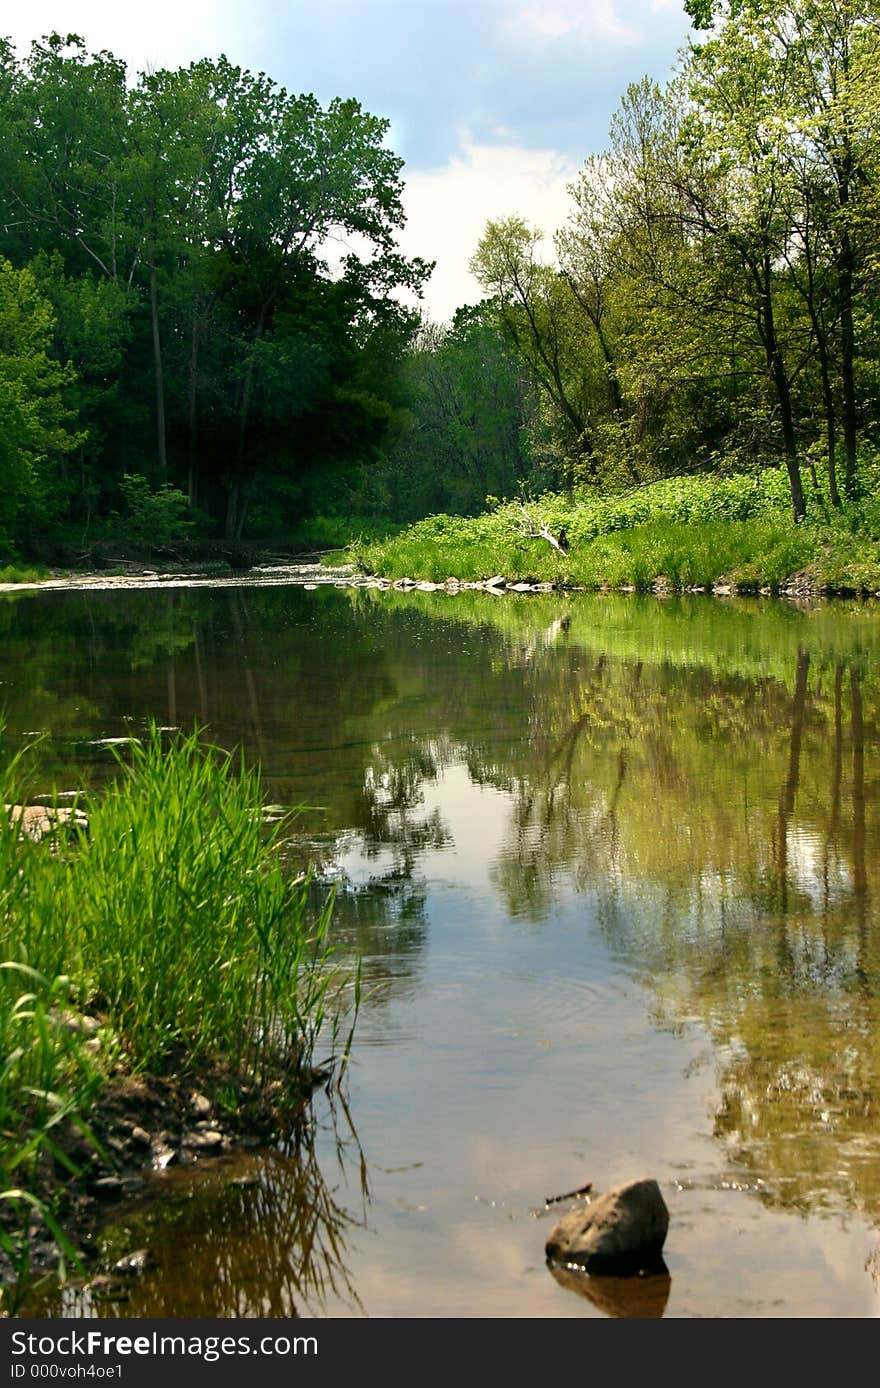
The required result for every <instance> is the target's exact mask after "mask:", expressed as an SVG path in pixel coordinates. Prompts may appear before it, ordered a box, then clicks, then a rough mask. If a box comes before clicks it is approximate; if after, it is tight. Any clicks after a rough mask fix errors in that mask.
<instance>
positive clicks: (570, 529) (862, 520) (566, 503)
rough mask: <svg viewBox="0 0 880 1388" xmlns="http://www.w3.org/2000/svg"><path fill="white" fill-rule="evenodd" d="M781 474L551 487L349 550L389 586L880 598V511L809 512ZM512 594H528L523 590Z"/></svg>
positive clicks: (872, 507) (819, 506)
mask: <svg viewBox="0 0 880 1388" xmlns="http://www.w3.org/2000/svg"><path fill="white" fill-rule="evenodd" d="M786 505H787V503H786V495H785V484H784V478H783V477H782V476H781V474H780V473H779V472H778V471H775V472H774V471H769V472H765V473H762V474H759V475H758V476H757V477H752V476H748V477H747V476H736V477H728V478H724V479H718V478H709V477H692V478H672V479H668V480H666V481H663V482H656V483H653V484H651V485H649V486H645V487H639V488H636V489H634V490H633V491H631V492H629V493H626V494H622V495H619V496H605V497H595V496H592V495H585V496H581V497H578V498H575V499H571V498H568V497H563V496H558V495H548V496H544V497H541V498H540V499H539V500H537V501H516V502H507V503H504V504H498V505H496V506H495V507H494V508H493V509H492V510H490V511H487V512H485V513H484V514H483V515H480V516H473V517H462V516H444V515H440V516H430V517H428V518H427V519H425V520H422V521H419V522H417V523H416V524H414V525H412V526H410V527H408V528H407V529H406V530H404V531H402V532H401V533H400V534H399V535H397V536H394V537H392V538H390V539H388V540H385V541H379V542H373V543H370V544H354V545H351V546H350V547H349V549H348V550H347V552H346V557H347V558H349V559H350V560H352V561H353V562H354V563H356V564H357V566H358V568H359V569H360V570H361V571H362V572H363V573H366V574H371V575H374V576H377V577H381V578H384V579H387V580H389V581H391V582H402V581H406V582H422V583H436V584H441V585H445V584H446V583H447V581H448V580H449V579H450V576H454V577H455V579H456V580H457V581H458V582H459V583H460V584H472V583H477V584H481V585H483V586H489V587H492V588H493V589H495V590H501V589H502V588H503V587H507V588H511V587H513V588H514V589H515V590H516V589H517V588H518V586H519V585H529V586H532V587H538V588H540V587H542V586H544V585H549V586H550V587H553V588H565V589H584V590H592V591H601V590H616V591H624V592H625V591H636V592H649V591H652V590H653V591H655V592H666V591H675V592H687V591H692V592H693V591H712V592H717V593H721V594H726V593H754V592H768V593H791V594H795V595H798V596H801V595H810V594H815V595H819V594H848V595H852V594H862V595H869V594H870V595H872V596H876V595H878V594H880V550H878V543H877V537H878V534H880V512H878V508H877V505H876V503H875V502H874V501H873V500H871V499H870V498H869V499H867V500H865V501H864V502H863V503H861V504H860V505H859V506H858V507H856V506H851V507H849V508H848V509H847V510H845V511H841V512H831V511H830V510H829V508H827V507H825V506H824V505H823V503H822V501H821V498H820V496H819V494H818V493H817V494H816V496H815V497H814V498H813V501H812V506H811V511H810V515H809V517H808V520H807V521H806V522H804V523H802V524H799V525H796V524H795V523H794V522H793V520H792V519H791V517H790V515H789V513H788V511H787V509H786ZM520 591H525V588H523V587H521V588H520Z"/></svg>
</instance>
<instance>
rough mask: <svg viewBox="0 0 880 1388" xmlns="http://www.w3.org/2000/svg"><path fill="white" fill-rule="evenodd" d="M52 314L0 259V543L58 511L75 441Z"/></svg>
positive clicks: (15, 541) (33, 286) (67, 373)
mask: <svg viewBox="0 0 880 1388" xmlns="http://www.w3.org/2000/svg"><path fill="white" fill-rule="evenodd" d="M53 326H54V317H53V314H52V309H51V306H50V305H49V303H48V301H47V300H46V299H45V298H44V297H43V296H42V295H41V294H40V292H39V290H38V288H37V283H36V280H35V278H34V276H33V275H32V274H31V272H30V271H29V270H15V269H14V268H13V266H12V265H11V264H10V262H9V261H8V260H0V477H2V479H3V485H2V487H0V546H3V547H4V548H7V549H8V548H9V547H11V546H20V545H23V546H27V543H28V539H29V537H31V536H32V535H33V534H34V532H35V531H36V530H37V529H38V528H39V526H40V525H42V526H43V527H45V526H46V525H47V524H48V523H49V522H51V521H52V520H53V519H54V518H55V517H56V516H57V515H58V513H59V512H60V511H61V510H62V509H63V503H64V501H65V499H66V491H67V486H66V479H65V477H64V459H65V456H66V455H67V454H68V453H69V452H70V451H71V450H72V449H74V448H76V446H77V444H78V443H79V442H80V441H81V439H80V436H79V435H77V434H76V433H75V432H73V431H72V430H71V428H70V415H69V412H68V410H67V409H66V408H65V405H64V400H63V391H64V388H65V387H66V386H67V385H69V384H70V383H71V381H72V379H73V372H72V369H71V368H70V367H69V366H63V365H62V364H61V363H60V362H58V361H55V360H54V359H53V358H52V356H51V355H50V353H51V350H52V346H53V339H52V330H53Z"/></svg>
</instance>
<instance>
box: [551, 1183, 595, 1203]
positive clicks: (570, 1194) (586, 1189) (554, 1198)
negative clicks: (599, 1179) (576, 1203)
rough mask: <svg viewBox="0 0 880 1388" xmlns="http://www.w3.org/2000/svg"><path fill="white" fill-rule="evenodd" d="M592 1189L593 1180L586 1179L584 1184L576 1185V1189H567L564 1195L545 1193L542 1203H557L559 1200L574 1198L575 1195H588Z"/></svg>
mask: <svg viewBox="0 0 880 1388" xmlns="http://www.w3.org/2000/svg"><path fill="white" fill-rule="evenodd" d="M592 1189H593V1182H592V1181H587V1184H586V1185H585V1186H578V1188H577V1190H567V1191H566V1192H565V1194H564V1195H546V1196H545V1197H544V1204H545V1206H546V1205H558V1204H559V1202H560V1200H574V1198H575V1196H576V1195H589V1193H590V1191H591V1190H592Z"/></svg>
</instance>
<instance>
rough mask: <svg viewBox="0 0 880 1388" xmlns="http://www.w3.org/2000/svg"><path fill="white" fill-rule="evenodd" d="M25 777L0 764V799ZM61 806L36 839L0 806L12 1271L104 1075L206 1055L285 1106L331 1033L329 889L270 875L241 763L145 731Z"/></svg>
mask: <svg viewBox="0 0 880 1388" xmlns="http://www.w3.org/2000/svg"><path fill="white" fill-rule="evenodd" d="M25 772H26V766H25V765H24V764H23V760H22V758H21V757H19V758H18V759H17V760H14V761H13V763H12V764H11V765H10V766H9V767H8V768H7V769H6V771H5V772H4V773H3V775H2V777H0V779H3V780H4V785H3V787H2V789H3V802H4V804H6V805H11V804H22V803H24V802H25V801H26V800H27V790H26V784H27V777H26V774H25ZM78 808H79V809H81V810H83V811H85V815H86V816H87V820H88V827H87V828H85V827H76V826H74V825H72V824H68V825H62V826H60V827H59V828H57V829H56V830H55V831H54V832H53V833H52V834H50V835H45V834H44V836H43V837H42V838H41V839H39V840H35V839H32V838H30V837H28V836H27V835H26V834H23V833H21V832H20V826H19V824H18V823H17V822H15V821H14V820H13V819H12V817H11V816H10V815H8V814H6V813H0V931H2V942H0V960H2V961H3V962H2V964H0V1191H2V1192H3V1194H2V1199H3V1200H4V1202H5V1206H6V1213H5V1218H4V1219H3V1220H2V1221H0V1228H2V1234H0V1242H2V1244H3V1248H4V1251H5V1253H6V1255H7V1258H8V1259H9V1260H10V1262H11V1263H12V1265H13V1268H14V1269H18V1272H19V1274H20V1273H21V1271H22V1268H23V1267H24V1265H25V1264H26V1261H27V1255H28V1245H29V1238H28V1233H27V1231H28V1226H29V1224H30V1223H31V1221H32V1218H33V1212H34V1210H39V1212H40V1214H41V1215H42V1216H43V1218H44V1222H45V1223H46V1224H48V1226H49V1230H50V1233H51V1234H52V1235H53V1237H54V1236H55V1232H56V1224H57V1221H56V1216H55V1214H54V1213H53V1209H54V1206H53V1204H52V1201H51V1199H47V1198H46V1197H45V1190H46V1189H51V1188H52V1186H53V1182H52V1181H51V1180H48V1179H47V1178H48V1177H49V1176H54V1177H55V1178H56V1181H57V1177H58V1174H59V1166H61V1167H65V1170H66V1173H67V1174H71V1173H70V1170H69V1168H70V1165H71V1164H70V1163H69V1162H68V1163H66V1159H65V1157H64V1152H63V1146H62V1145H61V1144H60V1143H59V1141H58V1137H59V1133H60V1132H61V1131H62V1130H64V1129H65V1127H66V1126H68V1127H69V1125H70V1124H79V1125H87V1124H88V1119H89V1112H90V1110H91V1108H92V1106H93V1104H94V1102H95V1099H96V1096H97V1095H98V1094H99V1093H100V1091H101V1089H102V1087H103V1086H104V1085H105V1084H106V1083H107V1081H108V1077H110V1076H111V1075H112V1074H114V1073H116V1074H118V1073H124V1074H131V1073H144V1074H152V1075H162V1074H166V1073H172V1072H173V1073H175V1074H177V1075H180V1074H181V1073H183V1074H192V1075H193V1076H195V1077H198V1076H199V1075H200V1074H205V1073H210V1072H212V1071H217V1070H222V1073H223V1074H224V1076H225V1078H226V1081H227V1082H231V1083H233V1084H235V1083H239V1084H241V1085H242V1086H244V1085H247V1086H249V1087H251V1088H253V1087H254V1086H266V1085H269V1084H272V1085H274V1086H275V1087H276V1088H279V1087H281V1088H283V1089H284V1090H285V1092H286V1093H288V1094H289V1095H290V1096H291V1099H292V1101H298V1102H302V1099H303V1096H304V1095H305V1094H306V1093H307V1092H308V1090H309V1083H310V1077H311V1075H312V1073H313V1067H314V1066H315V1063H316V1060H315V1047H316V1045H317V1044H318V1037H319V1033H322V1029H324V1032H325V1034H326V1028H327V1027H328V1026H329V1028H330V1030H331V1031H332V1035H333V1040H332V1042H331V1047H334V1048H335V1046H336V1043H337V1041H338V1040H339V1037H340V1033H339V1030H338V1017H339V1015H341V1013H340V1011H339V1007H340V996H341V995H340V992H339V990H340V988H341V986H342V982H343V980H342V979H341V977H339V976H337V975H336V974H335V972H334V970H333V969H332V968H331V967H330V962H329V953H330V951H329V946H328V941H327V929H328V922H329V915H330V910H331V903H330V901H327V902H325V904H324V905H323V907H322V908H321V909H320V910H318V911H317V912H316V911H315V909H314V908H313V907H312V906H311V905H310V901H311V896H310V894H309V891H308V882H307V881H305V880H303V879H302V878H297V879H292V878H291V876H290V875H289V873H287V872H286V871H285V870H284V868H283V865H282V857H281V853H280V851H279V850H280V844H281V840H280V838H279V836H278V830H277V827H276V828H275V829H268V828H267V827H266V825H265V823H264V814H263V796H262V787H261V782H260V776H259V773H258V772H257V771H254V770H250V769H246V768H242V767H237V766H236V765H235V763H234V762H233V760H232V759H231V758H230V757H229V756H227V755H225V754H223V753H221V752H219V751H218V750H217V749H214V748H206V747H204V746H203V745H202V744H201V742H200V739H199V736H198V734H193V735H192V736H190V737H188V738H180V739H178V740H177V741H176V742H175V743H174V744H173V745H171V746H170V747H166V746H163V744H162V741H161V736H160V734H159V733H158V732H157V731H155V730H154V731H153V732H152V733H151V735H150V737H149V738H148V740H147V741H146V742H145V743H144V744H143V745H141V744H139V743H138V742H136V741H132V743H131V744H129V745H128V747H127V748H126V749H124V756H123V755H121V756H120V758H119V772H118V776H117V778H116V780H115V781H114V782H113V783H112V784H111V785H110V786H109V788H108V789H106V790H105V792H104V793H103V794H102V795H100V796H97V795H95V796H87V797H84V799H83V801H82V802H81V804H80V805H79V807H78ZM62 813H63V812H62ZM86 1023H88V1025H86ZM297 1096H299V1097H298V1100H297ZM65 1163H66V1166H65ZM39 1202H42V1203H39ZM61 1246H62V1248H63V1244H62V1245H61ZM18 1280H19V1282H20V1281H21V1278H20V1276H19V1278H18Z"/></svg>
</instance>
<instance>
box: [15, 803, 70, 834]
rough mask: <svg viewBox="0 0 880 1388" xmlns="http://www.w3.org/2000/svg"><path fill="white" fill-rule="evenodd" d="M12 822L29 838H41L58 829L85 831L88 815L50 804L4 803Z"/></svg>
mask: <svg viewBox="0 0 880 1388" xmlns="http://www.w3.org/2000/svg"><path fill="white" fill-rule="evenodd" d="M3 808H4V810H5V811H6V813H7V814H8V816H9V818H10V819H11V820H12V823H13V824H20V825H21V831H22V833H23V834H26V835H27V837H28V838H29V839H42V838H45V837H46V836H47V835H55V834H57V832H58V830H59V829H68V830H77V829H82V830H83V831H87V830H88V827H89V821H88V817H87V816H86V815H85V814H84V813H83V811H82V810H76V809H68V808H65V807H63V806H62V807H55V806H52V805H4V806H3Z"/></svg>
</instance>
